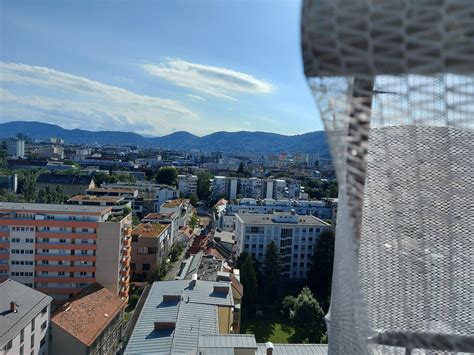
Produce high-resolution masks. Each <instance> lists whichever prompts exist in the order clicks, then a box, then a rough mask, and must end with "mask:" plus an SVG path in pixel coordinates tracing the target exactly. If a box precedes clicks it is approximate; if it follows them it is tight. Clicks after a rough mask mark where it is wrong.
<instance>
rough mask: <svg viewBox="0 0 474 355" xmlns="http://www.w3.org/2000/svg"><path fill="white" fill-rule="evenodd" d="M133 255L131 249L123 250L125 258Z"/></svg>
mask: <svg viewBox="0 0 474 355" xmlns="http://www.w3.org/2000/svg"><path fill="white" fill-rule="evenodd" d="M131 253H132V249H131V248H130V247H125V248H123V254H122V255H123V256H124V257H127V256H128V257H129V256H130V255H131Z"/></svg>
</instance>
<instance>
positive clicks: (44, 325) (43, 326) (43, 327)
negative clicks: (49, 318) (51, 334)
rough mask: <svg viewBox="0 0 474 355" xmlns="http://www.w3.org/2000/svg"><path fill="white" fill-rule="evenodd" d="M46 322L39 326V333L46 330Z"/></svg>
mask: <svg viewBox="0 0 474 355" xmlns="http://www.w3.org/2000/svg"><path fill="white" fill-rule="evenodd" d="M46 323H47V322H46V321H44V322H43V324H41V331H44V330H45V329H46Z"/></svg>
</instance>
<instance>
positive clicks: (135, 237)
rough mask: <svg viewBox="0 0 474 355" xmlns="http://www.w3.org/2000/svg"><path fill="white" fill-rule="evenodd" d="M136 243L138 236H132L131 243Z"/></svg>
mask: <svg viewBox="0 0 474 355" xmlns="http://www.w3.org/2000/svg"><path fill="white" fill-rule="evenodd" d="M136 242H138V235H132V243H136Z"/></svg>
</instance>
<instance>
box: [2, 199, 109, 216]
mask: <svg viewBox="0 0 474 355" xmlns="http://www.w3.org/2000/svg"><path fill="white" fill-rule="evenodd" d="M110 209H111V207H108V206H82V205H66V204H52V203H23V202H0V211H21V212H26V211H28V212H36V213H41V212H58V213H79V214H80V213H94V214H98V215H101V214H104V213H106V212H108V211H110Z"/></svg>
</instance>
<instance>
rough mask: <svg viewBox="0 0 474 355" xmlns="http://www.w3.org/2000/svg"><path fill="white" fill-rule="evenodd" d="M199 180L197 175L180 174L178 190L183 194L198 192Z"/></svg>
mask: <svg viewBox="0 0 474 355" xmlns="http://www.w3.org/2000/svg"><path fill="white" fill-rule="evenodd" d="M197 181H198V177H197V176H196V175H178V190H179V193H180V194H181V195H182V196H187V195H190V194H197Z"/></svg>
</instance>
